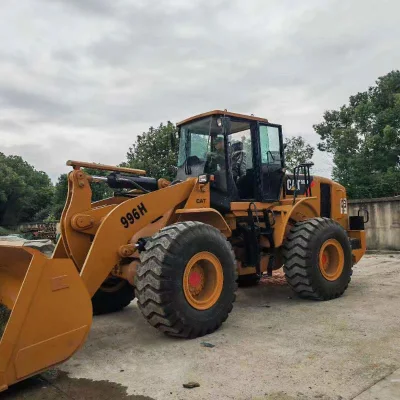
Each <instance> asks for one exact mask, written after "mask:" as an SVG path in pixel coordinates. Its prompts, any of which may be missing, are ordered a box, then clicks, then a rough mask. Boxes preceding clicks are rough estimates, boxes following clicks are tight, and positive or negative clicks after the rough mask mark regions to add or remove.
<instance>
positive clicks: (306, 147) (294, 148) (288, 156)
mask: <svg viewBox="0 0 400 400" xmlns="http://www.w3.org/2000/svg"><path fill="white" fill-rule="evenodd" d="M285 145H286V147H285V164H286V168H287V169H288V170H289V171H290V172H293V169H294V168H295V167H296V166H297V165H299V164H301V163H305V162H306V161H310V160H311V159H312V157H313V155H314V147H313V146H311V145H310V144H308V143H306V141H305V140H304V139H303V138H302V137H301V136H295V137H291V138H286V139H285Z"/></svg>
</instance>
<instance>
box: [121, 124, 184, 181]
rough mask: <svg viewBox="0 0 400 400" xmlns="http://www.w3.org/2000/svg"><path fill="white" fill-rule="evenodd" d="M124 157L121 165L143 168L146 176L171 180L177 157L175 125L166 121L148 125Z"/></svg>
mask: <svg viewBox="0 0 400 400" xmlns="http://www.w3.org/2000/svg"><path fill="white" fill-rule="evenodd" d="M172 138H173V140H171V139H172ZM171 142H172V143H171ZM126 158H127V160H126V162H124V163H122V165H123V166H126V167H130V168H137V169H144V170H145V171H146V173H147V175H148V176H152V177H154V178H166V179H169V180H173V179H174V178H175V174H176V172H175V171H174V168H173V167H174V166H176V164H177V158H178V141H177V140H176V126H175V125H174V124H173V123H172V122H170V121H168V122H167V124H165V125H164V124H162V123H161V124H160V125H159V127H158V128H153V127H150V129H149V130H148V131H147V132H144V133H143V134H141V135H139V136H138V137H137V139H136V142H135V143H134V144H133V145H132V147H130V148H129V151H128V153H127V154H126Z"/></svg>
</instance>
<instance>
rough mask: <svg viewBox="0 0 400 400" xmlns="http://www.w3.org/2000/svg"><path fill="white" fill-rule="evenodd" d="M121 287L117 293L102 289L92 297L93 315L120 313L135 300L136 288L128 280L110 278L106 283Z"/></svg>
mask: <svg viewBox="0 0 400 400" xmlns="http://www.w3.org/2000/svg"><path fill="white" fill-rule="evenodd" d="M111 280H112V283H113V284H116V285H120V287H119V288H118V289H117V290H116V291H105V290H104V289H102V288H101V287H100V288H99V289H98V290H97V292H96V293H95V294H94V296H93V297H92V307H93V315H100V314H108V313H112V312H115V311H120V310H122V309H123V308H125V307H126V306H128V305H129V304H130V302H131V301H132V300H133V299H134V298H135V289H134V287H133V286H132V285H131V284H130V283H129V282H128V281H126V280H124V279H119V278H114V277H113V278H108V279H107V280H106V283H108V284H109V283H111V282H110V281H111Z"/></svg>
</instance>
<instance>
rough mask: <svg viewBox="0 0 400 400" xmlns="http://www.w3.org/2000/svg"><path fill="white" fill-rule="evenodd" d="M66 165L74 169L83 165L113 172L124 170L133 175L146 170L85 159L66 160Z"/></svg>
mask: <svg viewBox="0 0 400 400" xmlns="http://www.w3.org/2000/svg"><path fill="white" fill-rule="evenodd" d="M67 165H68V166H70V167H73V168H74V169H79V168H80V167H84V168H93V169H98V170H102V171H115V172H125V173H127V174H134V175H146V171H144V170H143V169H133V168H126V167H116V166H114V165H105V164H96V163H89V162H85V161H74V160H68V161H67Z"/></svg>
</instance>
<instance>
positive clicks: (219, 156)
mask: <svg viewBox="0 0 400 400" xmlns="http://www.w3.org/2000/svg"><path fill="white" fill-rule="evenodd" d="M177 125H178V128H179V156H178V170H177V176H176V178H177V179H179V180H185V179H186V178H188V177H198V176H199V175H203V174H209V175H214V180H213V181H211V183H210V186H211V205H212V206H213V207H214V208H216V209H220V210H221V211H228V210H229V209H230V203H231V202H232V201H263V202H273V201H278V200H279V197H280V192H281V187H282V181H283V177H284V157H283V140H282V127H281V125H276V124H270V123H269V122H268V120H266V119H262V118H257V117H254V116H246V115H241V114H235V113H230V112H226V111H220V110H216V111H211V112H208V113H206V114H201V115H197V116H195V117H192V118H189V119H187V120H185V121H182V122H180V123H178V124H177Z"/></svg>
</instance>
